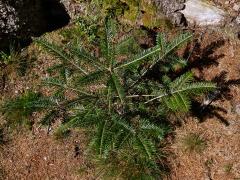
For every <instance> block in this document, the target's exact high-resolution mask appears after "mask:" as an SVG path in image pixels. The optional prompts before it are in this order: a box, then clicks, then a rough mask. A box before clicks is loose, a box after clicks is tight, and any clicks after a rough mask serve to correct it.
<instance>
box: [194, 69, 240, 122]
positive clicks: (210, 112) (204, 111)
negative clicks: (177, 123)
mask: <svg viewBox="0 0 240 180" xmlns="http://www.w3.org/2000/svg"><path fill="white" fill-rule="evenodd" d="M211 81H212V82H215V83H216V84H217V87H218V89H217V90H216V91H215V92H213V93H209V94H208V95H207V96H206V97H205V100H204V102H203V103H200V102H198V101H194V102H193V106H192V114H193V115H194V116H195V117H197V118H198V119H199V121H200V122H204V121H205V120H206V119H208V118H212V117H216V118H217V119H218V120H219V121H220V122H222V123H223V124H224V125H226V126H229V125H230V124H229V122H228V121H227V119H226V118H224V116H223V115H221V114H227V110H226V109H224V108H222V107H219V106H216V105H213V104H212V103H213V102H215V101H218V100H221V101H222V100H228V101H229V100H232V98H233V96H232V94H231V88H232V87H234V86H239V85H240V79H230V80H227V72H226V71H222V72H221V73H220V74H219V75H217V76H215V77H214V78H213V79H212V80H211Z"/></svg>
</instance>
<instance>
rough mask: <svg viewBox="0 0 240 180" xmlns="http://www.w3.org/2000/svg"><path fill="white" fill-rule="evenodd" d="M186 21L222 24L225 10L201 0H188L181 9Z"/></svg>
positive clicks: (201, 23) (200, 23)
mask: <svg viewBox="0 0 240 180" xmlns="http://www.w3.org/2000/svg"><path fill="white" fill-rule="evenodd" d="M181 12H182V13H183V14H184V16H185V18H186V19H187V21H188V23H190V24H195V25H199V26H208V25H211V26H216V25H223V24H224V21H225V17H226V12H224V11H223V10H222V9H219V8H217V7H216V6H215V5H214V4H210V3H208V2H206V1H202V0H188V1H187V2H186V3H185V9H184V10H183V11H181Z"/></svg>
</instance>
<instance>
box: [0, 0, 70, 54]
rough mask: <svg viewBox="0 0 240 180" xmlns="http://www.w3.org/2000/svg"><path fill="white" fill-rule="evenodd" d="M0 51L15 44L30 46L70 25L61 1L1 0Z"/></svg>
mask: <svg viewBox="0 0 240 180" xmlns="http://www.w3.org/2000/svg"><path fill="white" fill-rule="evenodd" d="M0 12H1V16H0V41H1V43H0V49H4V48H8V46H9V44H11V43H13V41H14V42H17V43H20V44H23V45H24V44H28V43H29V42H30V41H31V37H33V36H34V37H36V36H40V35H42V34H43V33H45V32H50V31H53V30H55V29H58V28H61V27H63V26H65V25H66V24H68V22H69V20H70V17H69V15H68V13H67V11H66V10H65V7H64V6H63V5H62V4H61V3H60V2H59V0H0Z"/></svg>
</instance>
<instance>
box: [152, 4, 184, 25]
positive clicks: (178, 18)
mask: <svg viewBox="0 0 240 180" xmlns="http://www.w3.org/2000/svg"><path fill="white" fill-rule="evenodd" d="M154 1H155V3H156V5H157V7H158V8H159V10H160V11H161V12H162V13H163V14H165V15H166V16H167V17H168V18H169V19H170V20H171V22H172V23H173V24H174V25H178V26H182V25H184V24H185V18H184V16H183V14H182V13H181V12H180V11H181V10H183V9H184V8H185V5H184V2H185V0H154Z"/></svg>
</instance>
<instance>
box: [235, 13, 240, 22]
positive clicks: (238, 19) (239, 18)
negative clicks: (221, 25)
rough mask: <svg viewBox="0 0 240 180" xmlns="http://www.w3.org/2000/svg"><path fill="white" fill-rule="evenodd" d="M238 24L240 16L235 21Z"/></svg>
mask: <svg viewBox="0 0 240 180" xmlns="http://www.w3.org/2000/svg"><path fill="white" fill-rule="evenodd" d="M235 21H236V23H237V24H240V15H239V16H238V17H237V18H236V19H235Z"/></svg>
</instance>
